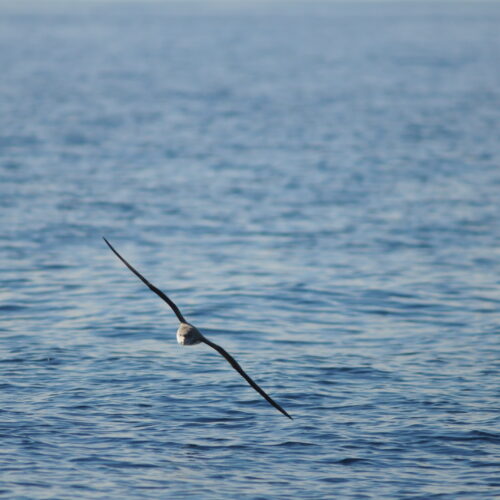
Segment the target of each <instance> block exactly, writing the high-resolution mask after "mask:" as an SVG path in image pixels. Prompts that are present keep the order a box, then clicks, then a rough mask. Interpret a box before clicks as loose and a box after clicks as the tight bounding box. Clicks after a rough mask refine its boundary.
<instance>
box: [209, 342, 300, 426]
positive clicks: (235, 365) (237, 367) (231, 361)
mask: <svg viewBox="0 0 500 500" xmlns="http://www.w3.org/2000/svg"><path fill="white" fill-rule="evenodd" d="M201 341H202V342H204V343H205V344H207V345H209V346H210V347H212V348H213V349H215V350H216V351H217V352H218V353H220V354H222V356H224V357H225V358H226V359H227V361H228V362H229V364H230V365H231V366H232V367H233V368H234V369H235V370H236V371H237V372H238V373H239V374H240V375H241V376H242V377H243V378H244V379H245V380H246V381H247V382H248V383H249V384H250V385H251V386H252V387H253V388H254V389H255V390H256V391H257V392H258V393H259V394H260V395H261V396H262V397H263V398H264V399H265V400H266V401H267V402H268V403H269V404H271V405H273V406H274V407H275V408H276V409H277V410H279V411H280V412H281V413H283V415H286V416H287V417H288V418H289V419H290V420H293V419H292V417H291V416H290V415H289V414H288V413H287V412H286V411H285V410H284V409H283V408H282V407H281V406H280V405H279V404H278V403H276V401H274V399H273V398H271V397H270V396H268V395H267V394H266V393H265V392H264V391H263V390H262V389H261V388H260V387H259V386H258V385H257V384H256V383H255V382H254V381H253V380H252V379H251V378H250V377H249V376H248V375H247V374H246V373H245V372H244V371H243V368H242V367H241V366H240V365H239V363H238V362H237V361H236V360H235V359H234V358H233V357H232V356H231V355H230V354H229V353H228V352H227V351H226V350H225V349H223V348H222V347H221V346H220V345H217V344H214V343H213V342H210V340H208V339H207V338H206V337H202V339H201Z"/></svg>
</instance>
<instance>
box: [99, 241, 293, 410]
mask: <svg viewBox="0 0 500 500" xmlns="http://www.w3.org/2000/svg"><path fill="white" fill-rule="evenodd" d="M103 240H104V241H105V242H106V244H107V245H108V247H109V248H110V249H111V251H112V252H113V253H114V254H115V255H116V256H117V257H118V258H119V259H120V260H121V261H122V262H123V264H125V265H126V266H127V267H128V268H129V269H130V271H132V272H133V273H134V274H135V275H136V276H137V277H138V278H139V279H140V280H141V281H142V282H143V283H144V284H145V285H146V286H147V287H148V288H149V289H150V290H151V291H152V292H154V293H155V294H156V295H158V297H160V298H161V299H163V300H164V301H165V302H166V303H167V304H168V305H169V306H170V308H171V309H172V311H173V312H174V314H175V315H176V316H177V319H178V320H179V322H180V324H179V327H178V329H177V342H178V343H179V344H181V345H188V346H189V345H197V344H201V343H203V344H206V345H208V346H209V347H211V348H212V349H215V350H216V351H217V352H218V353H219V354H221V355H222V356H223V357H224V358H225V359H226V360H227V361H228V362H229V364H230V365H231V366H232V367H233V368H234V369H235V370H236V371H237V372H238V373H239V374H240V375H241V376H242V377H243V378H244V379H245V380H246V381H247V382H248V384H249V385H250V386H251V387H252V388H253V389H255V390H256V391H257V392H258V393H259V394H260V395H261V396H262V397H263V398H264V399H265V400H266V401H267V402H268V403H269V404H270V405H272V406H274V407H275V408H276V409H277V410H278V411H280V412H281V413H282V414H283V415H285V416H286V417H288V418H289V419H290V420H293V418H292V417H291V415H290V414H289V413H287V412H286V411H285V410H284V409H283V408H282V407H281V406H280V405H279V404H278V403H277V402H276V401H274V399H273V398H271V396H269V395H268V394H267V393H266V392H265V391H264V390H263V389H262V388H261V387H260V386H259V385H257V383H256V382H255V381H254V380H253V379H251V378H250V377H249V376H248V375H247V373H246V372H245V371H244V370H243V368H242V367H241V366H240V364H239V363H238V362H237V361H236V360H235V359H234V358H233V357H232V356H231V355H230V354H229V353H228V352H227V351H226V350H225V349H223V348H222V347H221V346H220V345H217V344H215V343H214V342H212V341H210V340H208V339H207V338H206V337H205V336H204V335H202V333H201V332H200V330H198V328H196V326H194V325H192V324H191V323H189V322H188V321H186V319H185V318H184V316H183V314H182V313H181V311H180V309H179V308H178V307H177V305H176V304H175V303H174V301H173V300H172V299H170V298H169V297H168V296H167V295H166V294H164V293H163V292H162V291H161V290H160V289H158V288H156V287H155V286H154V285H153V284H151V283H150V282H149V281H148V280H147V279H146V278H145V277H144V276H143V275H142V274H141V273H139V271H137V270H136V269H135V268H134V267H132V266H131V265H130V264H129V263H128V262H127V261H126V260H125V259H124V258H123V257H122V256H121V255H120V254H119V253H118V252H117V251H116V250H115V248H114V247H113V245H111V243H110V242H109V241H108V240H107V239H106V238H105V237H104V236H103Z"/></svg>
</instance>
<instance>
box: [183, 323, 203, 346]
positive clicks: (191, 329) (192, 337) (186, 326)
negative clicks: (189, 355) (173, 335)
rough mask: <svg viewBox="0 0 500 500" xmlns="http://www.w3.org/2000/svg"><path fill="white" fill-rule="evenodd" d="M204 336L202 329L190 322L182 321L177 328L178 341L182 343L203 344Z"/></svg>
mask: <svg viewBox="0 0 500 500" xmlns="http://www.w3.org/2000/svg"><path fill="white" fill-rule="evenodd" d="M202 337H203V336H202V334H201V333H200V330H198V328H196V326H194V325H191V324H190V323H181V324H180V325H179V328H178V329H177V342H178V343H179V344H181V345H196V344H201V343H202Z"/></svg>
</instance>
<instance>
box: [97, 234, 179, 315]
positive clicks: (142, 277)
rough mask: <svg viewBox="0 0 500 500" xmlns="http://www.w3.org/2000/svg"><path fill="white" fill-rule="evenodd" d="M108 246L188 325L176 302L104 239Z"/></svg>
mask: <svg viewBox="0 0 500 500" xmlns="http://www.w3.org/2000/svg"><path fill="white" fill-rule="evenodd" d="M102 239H103V240H104V241H105V242H106V244H107V245H108V247H109V248H110V249H111V251H112V252H113V253H114V254H115V255H116V256H117V257H118V258H119V259H120V260H121V261H122V262H123V263H124V264H125V265H126V266H127V267H128V268H129V269H130V270H131V271H132V272H133V273H134V274H135V275H136V276H137V277H138V278H139V279H140V280H141V281H142V282H143V283H144V284H145V285H146V286H147V287H148V288H149V289H150V290H151V291H153V292H154V293H156V295H158V297H160V298H161V299H163V300H164V301H165V302H166V303H167V304H168V305H169V306H170V307H171V309H172V311H174V313H175V315H176V316H177V318H178V319H179V321H180V322H181V323H186V320H185V319H184V316H183V315H182V313H181V312H180V311H179V308H178V307H177V306H176V305H175V304H174V302H173V301H172V300H170V299H169V298H168V297H167V296H166V295H165V294H164V293H163V292H162V291H161V290H159V289H158V288H156V287H155V286H154V285H152V284H151V283H150V282H149V281H148V280H147V279H146V278H145V277H144V276H143V275H142V274H141V273H139V272H138V271H137V270H136V269H134V268H133V267H132V266H131V265H130V264H129V263H128V262H127V261H126V260H125V259H124V258H123V257H122V256H121V255H120V254H119V253H118V252H117V251H116V250H115V249H114V248H113V245H112V244H111V243H110V242H109V241H108V240H107V239H106V238H104V236H103V238H102Z"/></svg>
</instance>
